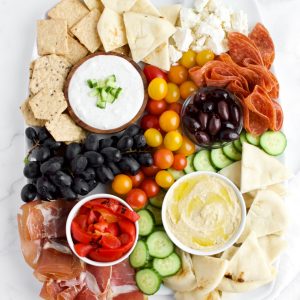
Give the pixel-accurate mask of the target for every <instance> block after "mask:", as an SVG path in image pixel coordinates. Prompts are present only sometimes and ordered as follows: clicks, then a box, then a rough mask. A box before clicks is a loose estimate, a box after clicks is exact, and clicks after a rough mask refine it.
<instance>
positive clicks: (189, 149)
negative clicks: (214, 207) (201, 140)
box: [176, 136, 196, 156]
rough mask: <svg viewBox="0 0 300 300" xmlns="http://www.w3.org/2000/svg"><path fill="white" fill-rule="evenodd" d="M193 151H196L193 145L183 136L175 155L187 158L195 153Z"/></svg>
mask: <svg viewBox="0 0 300 300" xmlns="http://www.w3.org/2000/svg"><path fill="white" fill-rule="evenodd" d="M195 151H196V146H195V144H194V143H193V142H192V141H191V140H189V139H188V138H187V137H186V136H183V137H182V145H181V147H180V148H179V149H178V150H177V151H176V153H178V154H183V155H185V156H188V155H191V154H193V153H195Z"/></svg>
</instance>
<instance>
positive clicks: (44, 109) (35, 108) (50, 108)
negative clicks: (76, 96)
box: [29, 88, 68, 120]
mask: <svg viewBox="0 0 300 300" xmlns="http://www.w3.org/2000/svg"><path fill="white" fill-rule="evenodd" d="M29 105H30V108H31V110H32V112H33V114H34V116H35V117H36V118H37V119H43V120H51V119H53V118H54V117H55V116H56V115H58V114H61V113H62V112H63V111H64V110H65V109H66V108H67V107H68V104H67V101H66V99H65V96H64V93H63V92H62V91H59V90H52V89H48V88H45V89H43V90H41V91H40V92H39V93H37V94H36V95H35V96H34V97H32V98H31V99H30V100H29Z"/></svg>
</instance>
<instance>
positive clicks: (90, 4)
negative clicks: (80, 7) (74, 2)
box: [83, 0, 104, 12]
mask: <svg viewBox="0 0 300 300" xmlns="http://www.w3.org/2000/svg"><path fill="white" fill-rule="evenodd" d="M83 2H84V4H85V5H86V6H87V8H88V9H89V10H93V9H94V8H97V9H98V10H99V11H100V12H102V11H103V9H104V5H103V3H102V1H101V0H83Z"/></svg>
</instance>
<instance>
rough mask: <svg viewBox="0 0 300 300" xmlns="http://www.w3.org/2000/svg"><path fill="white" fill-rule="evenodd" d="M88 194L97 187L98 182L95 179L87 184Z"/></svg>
mask: <svg viewBox="0 0 300 300" xmlns="http://www.w3.org/2000/svg"><path fill="white" fill-rule="evenodd" d="M87 184H88V186H89V189H90V192H91V191H92V190H93V189H94V188H95V187H96V186H97V185H98V182H97V181H96V180H95V179H91V180H89V181H88V182H87Z"/></svg>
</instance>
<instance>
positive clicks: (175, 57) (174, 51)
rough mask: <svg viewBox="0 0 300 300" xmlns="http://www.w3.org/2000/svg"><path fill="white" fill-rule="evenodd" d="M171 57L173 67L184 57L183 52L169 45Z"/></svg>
mask: <svg viewBox="0 0 300 300" xmlns="http://www.w3.org/2000/svg"><path fill="white" fill-rule="evenodd" d="M169 55H170V62H171V65H172V64H174V63H176V62H178V61H179V59H180V58H181V57H182V52H180V51H178V50H177V49H176V48H175V47H174V46H173V45H169Z"/></svg>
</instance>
